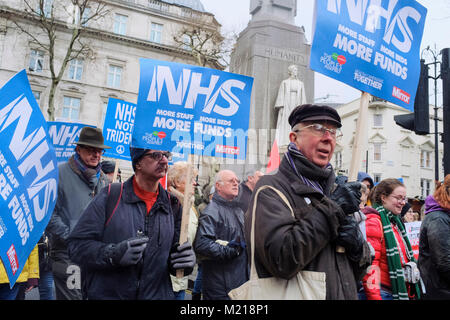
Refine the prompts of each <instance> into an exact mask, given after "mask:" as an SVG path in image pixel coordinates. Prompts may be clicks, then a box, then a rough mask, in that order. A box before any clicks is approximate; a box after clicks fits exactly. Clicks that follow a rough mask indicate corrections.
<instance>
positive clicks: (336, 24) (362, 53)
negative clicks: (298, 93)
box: [310, 0, 427, 111]
mask: <svg viewBox="0 0 450 320" xmlns="http://www.w3.org/2000/svg"><path fill="white" fill-rule="evenodd" d="M426 14H427V9H426V8H425V7H423V6H422V5H421V4H419V3H418V2H416V1H414V0H380V1H367V0H352V1H341V0H328V1H323V0H320V1H316V7H315V18H314V19H315V25H314V31H313V32H314V35H313V43H312V47H311V58H310V67H311V69H312V70H314V71H317V72H320V73H322V74H324V75H326V76H329V77H331V78H334V79H336V80H339V81H342V82H344V83H346V84H348V85H350V86H352V87H354V88H356V89H359V90H361V91H364V92H368V93H370V94H371V95H373V96H376V97H379V98H381V99H384V100H387V101H390V102H392V103H394V104H397V105H399V106H401V107H403V108H406V109H408V110H410V111H413V109H414V99H415V96H416V91H417V85H418V81H419V75H420V43H421V41H422V35H423V29H424V25H425V17H426Z"/></svg>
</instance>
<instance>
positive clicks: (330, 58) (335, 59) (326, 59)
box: [320, 52, 347, 74]
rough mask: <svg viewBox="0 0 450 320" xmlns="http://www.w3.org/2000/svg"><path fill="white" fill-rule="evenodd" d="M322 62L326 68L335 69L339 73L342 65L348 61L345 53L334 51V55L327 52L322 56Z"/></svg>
mask: <svg viewBox="0 0 450 320" xmlns="http://www.w3.org/2000/svg"><path fill="white" fill-rule="evenodd" d="M320 62H321V63H323V66H324V68H325V69H327V70H330V71H333V72H335V73H337V74H339V73H341V71H342V66H343V65H344V64H345V63H346V62H347V59H346V58H345V57H344V56H343V55H338V54H337V53H333V54H332V55H330V54H328V53H325V52H324V54H323V56H321V57H320Z"/></svg>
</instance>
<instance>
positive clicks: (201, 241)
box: [194, 193, 248, 300]
mask: <svg viewBox="0 0 450 320" xmlns="http://www.w3.org/2000/svg"><path fill="white" fill-rule="evenodd" d="M216 240H222V241H226V242H230V241H233V240H234V241H236V242H241V241H242V242H243V241H244V213H243V212H242V210H241V209H240V208H239V207H238V205H237V202H236V200H233V201H227V200H225V199H223V198H222V197H221V196H220V195H219V194H217V193H215V194H214V196H213V198H212V201H211V202H210V203H209V205H208V206H207V207H206V209H205V211H203V213H202V214H201V215H200V219H199V225H198V229H197V235H196V238H195V243H194V251H195V252H196V253H197V254H199V255H201V256H202V257H204V258H205V260H203V261H202V266H203V278H202V293H203V297H204V299H205V300H227V299H229V298H228V292H230V291H231V290H232V289H234V288H237V287H239V286H240V285H241V284H243V283H244V282H246V281H247V280H248V265H247V253H246V251H245V250H244V249H242V248H241V247H237V246H230V245H224V243H223V242H222V244H221V243H220V241H217V242H216Z"/></svg>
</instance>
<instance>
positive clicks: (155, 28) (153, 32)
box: [150, 23, 163, 43]
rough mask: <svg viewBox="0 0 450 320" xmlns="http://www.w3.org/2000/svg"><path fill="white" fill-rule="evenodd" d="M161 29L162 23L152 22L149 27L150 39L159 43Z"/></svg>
mask: <svg viewBox="0 0 450 320" xmlns="http://www.w3.org/2000/svg"><path fill="white" fill-rule="evenodd" d="M162 30H163V25H162V24H159V23H152V26H151V29H150V41H151V42H156V43H161V39H162Z"/></svg>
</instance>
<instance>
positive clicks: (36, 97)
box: [32, 90, 41, 104]
mask: <svg viewBox="0 0 450 320" xmlns="http://www.w3.org/2000/svg"><path fill="white" fill-rule="evenodd" d="M32 92H33V96H34V98H35V99H36V102H37V103H38V104H40V102H41V93H40V92H39V91H34V90H33V91H32Z"/></svg>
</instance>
